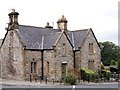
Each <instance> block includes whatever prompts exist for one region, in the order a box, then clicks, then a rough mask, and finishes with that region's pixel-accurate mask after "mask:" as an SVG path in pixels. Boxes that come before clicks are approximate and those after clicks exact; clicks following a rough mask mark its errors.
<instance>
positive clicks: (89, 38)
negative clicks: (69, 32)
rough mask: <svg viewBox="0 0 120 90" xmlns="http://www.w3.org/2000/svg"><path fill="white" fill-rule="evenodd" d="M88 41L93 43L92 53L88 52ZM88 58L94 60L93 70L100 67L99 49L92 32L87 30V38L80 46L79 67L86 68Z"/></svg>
mask: <svg viewBox="0 0 120 90" xmlns="http://www.w3.org/2000/svg"><path fill="white" fill-rule="evenodd" d="M89 43H93V53H92V54H91V53H89ZM89 60H94V71H97V70H98V69H100V67H101V50H100V48H99V46H98V44H97V42H96V40H95V38H94V36H93V34H92V32H91V31H89V33H88V35H87V38H86V39H85V41H84V44H83V46H82V47H81V67H84V68H88V62H89Z"/></svg>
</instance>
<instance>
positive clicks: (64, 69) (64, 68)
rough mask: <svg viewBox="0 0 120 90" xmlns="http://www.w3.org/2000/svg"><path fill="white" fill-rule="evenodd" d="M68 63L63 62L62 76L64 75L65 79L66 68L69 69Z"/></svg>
mask: <svg viewBox="0 0 120 90" xmlns="http://www.w3.org/2000/svg"><path fill="white" fill-rule="evenodd" d="M66 66H67V63H62V65H61V74H62V75H61V77H62V79H64V77H65V76H66V69H67V67H66Z"/></svg>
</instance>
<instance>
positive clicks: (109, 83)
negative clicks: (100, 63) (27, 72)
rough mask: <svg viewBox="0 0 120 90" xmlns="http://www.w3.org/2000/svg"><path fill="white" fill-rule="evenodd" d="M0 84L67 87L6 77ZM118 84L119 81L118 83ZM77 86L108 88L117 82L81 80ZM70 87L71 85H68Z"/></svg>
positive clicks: (114, 86) (115, 86)
mask: <svg viewBox="0 0 120 90" xmlns="http://www.w3.org/2000/svg"><path fill="white" fill-rule="evenodd" d="M0 81H1V82H0V84H1V85H2V87H8V88H9V87H12V88H13V87H14V88H15V87H24V88H25V87H35V88H39V87H67V86H65V85H64V83H61V85H60V82H55V83H54V84H53V82H47V84H46V82H45V81H42V83H40V82H34V81H33V82H30V81H18V80H8V79H0ZM119 84H120V83H119ZM75 86H76V87H77V88H86V87H88V88H92V87H94V88H97V87H99V88H101V87H105V88H107V87H110V88H112V87H113V88H117V87H118V82H105V83H92V82H90V83H88V82H81V83H79V84H78V85H75ZM68 87H71V86H68Z"/></svg>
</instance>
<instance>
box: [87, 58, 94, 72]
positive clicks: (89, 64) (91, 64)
mask: <svg viewBox="0 0 120 90" xmlns="http://www.w3.org/2000/svg"><path fill="white" fill-rule="evenodd" d="M94 68H95V67H94V60H89V61H88V69H90V70H93V71H94Z"/></svg>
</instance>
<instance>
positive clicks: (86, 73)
mask: <svg viewBox="0 0 120 90" xmlns="http://www.w3.org/2000/svg"><path fill="white" fill-rule="evenodd" d="M80 71H81V78H82V79H83V81H85V80H86V81H91V80H93V79H94V76H95V73H94V72H93V71H92V70H90V69H87V68H80Z"/></svg>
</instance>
